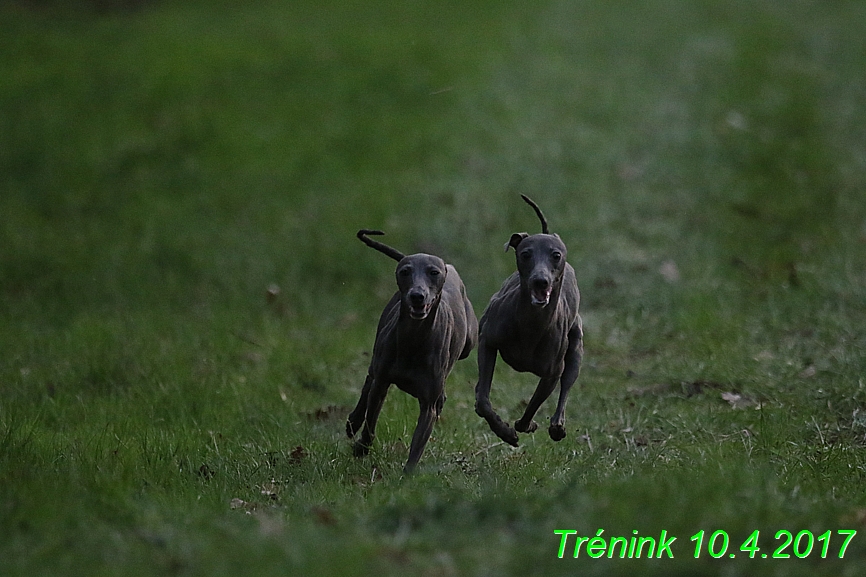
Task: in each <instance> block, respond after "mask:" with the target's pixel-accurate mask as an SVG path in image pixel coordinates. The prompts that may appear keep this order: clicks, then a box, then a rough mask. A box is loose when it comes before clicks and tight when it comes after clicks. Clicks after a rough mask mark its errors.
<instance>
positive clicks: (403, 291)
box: [396, 254, 448, 320]
mask: <svg viewBox="0 0 866 577" xmlns="http://www.w3.org/2000/svg"><path fill="white" fill-rule="evenodd" d="M447 273H448V269H447V268H446V266H445V261H443V260H442V259H441V258H439V257H438V256H433V255H429V254H413V255H409V256H407V257H404V258H403V259H401V260H400V262H399V263H397V272H396V274H397V287H398V288H399V290H400V308H401V310H402V311H403V312H405V313H407V314H408V315H409V317H410V318H412V319H414V320H423V319H425V318H427V316H428V315H429V314H430V313H431V312H432V311H434V310H435V309H436V307H437V306H438V305H439V299H440V297H441V295H442V287H443V286H445V276H446V274H447Z"/></svg>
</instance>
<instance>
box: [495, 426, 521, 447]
mask: <svg viewBox="0 0 866 577" xmlns="http://www.w3.org/2000/svg"><path fill="white" fill-rule="evenodd" d="M494 433H496V436H497V437H499V438H500V439H502V440H503V441H505V442H506V443H508V444H509V445H511V446H512V447H516V446H517V431H515V430H514V428H513V427H509V426H508V425H506V424H505V423H502V427H501V428H500V429H499V430H496V431H494Z"/></svg>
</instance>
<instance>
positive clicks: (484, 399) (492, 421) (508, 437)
mask: <svg viewBox="0 0 866 577" xmlns="http://www.w3.org/2000/svg"><path fill="white" fill-rule="evenodd" d="M496 353H497V351H496V349H494V348H492V347H489V346H487V345H486V344H483V343H482V344H480V345H479V347H478V384H477V385H475V412H476V413H477V414H478V416H479V417H482V418H483V419H484V420H486V421H487V424H488V425H490V430H492V431H493V432H494V433H496V436H497V437H499V438H500V439H502V440H503V441H505V442H506V443H508V444H509V445H511V446H512V447H516V446H517V431H515V430H514V428H513V427H511V426H509V425H508V423H506V422H505V421H503V420H502V419H501V418H500V417H499V415H497V414H496V411H494V410H493V405H491V404H490V387H491V385H492V384H493V369H494V367H495V366H496Z"/></svg>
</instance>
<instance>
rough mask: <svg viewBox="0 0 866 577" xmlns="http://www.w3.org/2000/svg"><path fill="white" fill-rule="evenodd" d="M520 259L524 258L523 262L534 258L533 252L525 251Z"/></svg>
mask: <svg viewBox="0 0 866 577" xmlns="http://www.w3.org/2000/svg"><path fill="white" fill-rule="evenodd" d="M520 258H522V259H523V260H529V259H531V258H532V251H528V250H525V251H523V252H522V253H520Z"/></svg>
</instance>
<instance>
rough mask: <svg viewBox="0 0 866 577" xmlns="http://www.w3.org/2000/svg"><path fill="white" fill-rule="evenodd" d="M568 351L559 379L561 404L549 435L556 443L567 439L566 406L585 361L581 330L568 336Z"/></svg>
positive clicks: (574, 331)
mask: <svg viewBox="0 0 866 577" xmlns="http://www.w3.org/2000/svg"><path fill="white" fill-rule="evenodd" d="M568 345H569V346H568V350H567V351H566V353H565V370H564V371H563V372H562V377H560V379H559V403H557V405H556V411H555V412H554V413H553V416H552V417H551V418H550V428H549V429H548V431H547V432H548V434H549V435H550V438H551V439H553V440H554V441H561V440H562V439H564V438H565V435H566V433H565V405H566V403H567V402H568V393H569V391H571V387H572V386H573V385H574V381H576V380H577V376H578V375H579V374H580V363H581V360H582V359H583V334H582V332H581V330H580V328H579V327H578V328H575V329H572V330H571V331H570V332H569V334H568Z"/></svg>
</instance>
